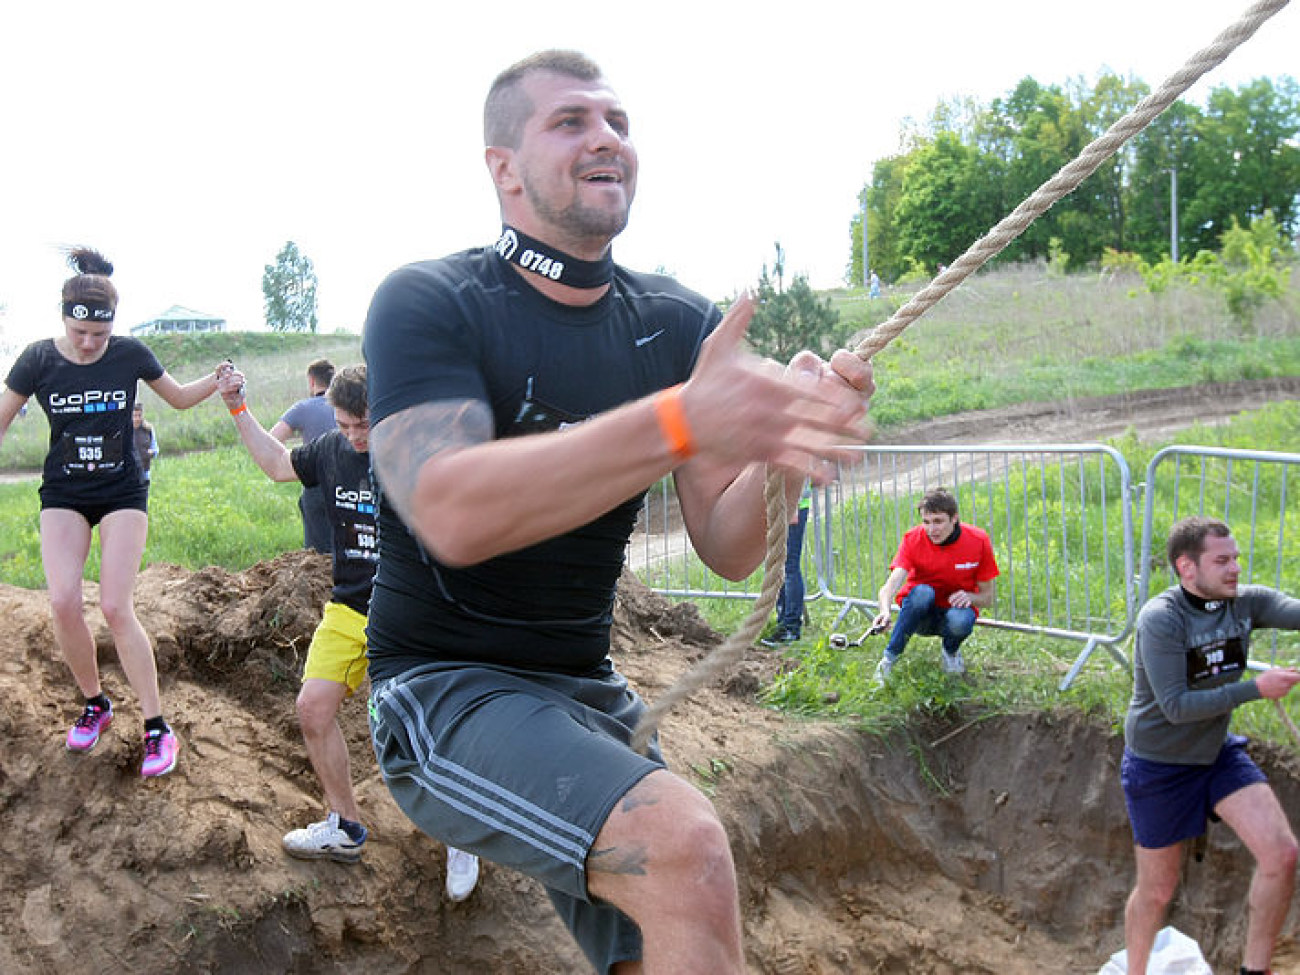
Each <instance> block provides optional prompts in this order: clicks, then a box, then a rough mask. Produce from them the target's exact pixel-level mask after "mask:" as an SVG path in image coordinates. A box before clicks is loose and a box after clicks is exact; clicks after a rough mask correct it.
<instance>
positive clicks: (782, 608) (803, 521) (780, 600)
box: [776, 508, 808, 633]
mask: <svg viewBox="0 0 1300 975" xmlns="http://www.w3.org/2000/svg"><path fill="white" fill-rule="evenodd" d="M807 527H808V509H807V508H800V509H799V520H798V521H796V522H795V523H794V524H793V525H791V526H790V528H789V530H788V531H787V532H786V534H785V585H783V586H782V587H781V592H780V593H778V594H777V597H776V622H777V625H778V626H782V627H784V628H785V629H787V630H793V631H794V632H795V633H801V632H802V631H803V597H804V593H805V589H804V584H803V569H802V567H801V563H802V561H803V533H804V529H806V528H807Z"/></svg>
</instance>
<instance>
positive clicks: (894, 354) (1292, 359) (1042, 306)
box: [830, 267, 1300, 430]
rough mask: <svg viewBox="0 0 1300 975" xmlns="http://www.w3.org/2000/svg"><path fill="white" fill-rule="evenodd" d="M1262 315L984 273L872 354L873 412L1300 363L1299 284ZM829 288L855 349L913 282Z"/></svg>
mask: <svg viewBox="0 0 1300 975" xmlns="http://www.w3.org/2000/svg"><path fill="white" fill-rule="evenodd" d="M1291 277H1292V279H1293V282H1292V284H1291V287H1290V290H1289V291H1287V292H1286V294H1285V295H1284V296H1283V298H1282V299H1281V300H1271V301H1270V302H1269V303H1268V304H1267V305H1266V306H1265V307H1264V308H1263V309H1261V311H1260V313H1259V314H1258V316H1257V317H1256V318H1255V320H1254V321H1252V322H1251V323H1248V324H1243V323H1240V322H1236V321H1234V320H1233V318H1232V316H1231V315H1230V314H1229V312H1228V309H1227V306H1226V303H1225V301H1224V299H1223V296H1222V294H1220V293H1219V292H1217V291H1214V290H1212V289H1208V288H1197V287H1191V286H1185V285H1180V286H1175V287H1171V288H1170V289H1169V290H1167V291H1166V292H1164V293H1162V294H1159V295H1153V294H1150V293H1149V292H1147V291H1145V290H1143V289H1141V287H1140V286H1138V285H1135V282H1134V281H1132V280H1127V279H1124V278H1123V277H1116V276H1101V275H1098V274H1095V273H1081V274H1075V275H1069V276H1066V277H1053V276H1049V275H1047V274H1046V273H1045V272H1043V271H1042V270H1040V269H1038V268H1024V267H1020V268H1004V269H999V270H996V271H990V272H987V273H983V274H978V275H976V276H974V277H973V278H971V279H969V280H967V281H966V282H965V283H964V284H963V285H962V286H961V287H960V288H958V289H957V290H956V291H954V292H952V293H951V294H949V295H948V296H947V297H946V298H944V299H943V300H942V301H941V302H939V304H937V305H935V306H934V307H933V308H931V309H930V311H928V312H927V313H926V314H925V315H924V316H923V317H922V318H921V319H919V320H918V321H916V322H914V323H913V324H912V325H911V326H910V327H909V328H908V329H907V330H906V331H905V332H903V333H902V334H901V335H900V336H899V337H898V338H896V339H895V340H894V341H893V342H891V343H890V344H889V345H888V346H887V347H886V348H885V349H884V350H882V351H881V352H880V353H879V354H878V355H877V356H876V357H875V359H874V366H875V376H876V383H877V392H876V395H875V397H874V398H873V399H872V404H871V412H872V418H873V420H874V421H875V423H876V425H877V426H878V427H879V428H881V429H882V430H887V429H889V428H891V427H895V426H900V425H904V424H909V423H915V422H918V421H921V420H926V419H931V418H933V417H937V416H946V415H948V414H950V413H959V412H965V411H967V410H975V409H991V408H995V407H999V406H1007V405H1011V404H1014V403H1029V402H1059V401H1062V400H1068V399H1071V398H1076V397H1087V396H1105V395H1109V394H1113V393H1120V392H1132V391H1136V390H1145V389H1161V388H1168V387H1175V386H1186V385H1191V384H1193V383H1198V382H1227V381H1232V380H1238V379H1261V378H1267V377H1273V376H1294V375H1297V374H1300V286H1298V285H1297V283H1296V279H1297V275H1294V274H1293V275H1291ZM915 290H918V289H917V288H909V289H906V290H898V291H896V292H893V293H891V294H890V295H888V296H887V297H885V298H881V299H876V300H874V301H873V300H870V299H867V298H866V297H864V295H863V293H862V291H861V290H860V289H856V290H854V289H849V290H840V291H834V292H831V293H830V297H831V301H832V305H833V306H834V307H835V309H836V310H837V311H839V312H840V316H841V319H840V327H839V330H838V334H837V335H836V336H835V339H836V343H837V344H842V345H844V346H846V347H849V348H853V347H856V345H857V344H858V343H859V342H860V341H861V339H862V338H863V336H864V335H865V334H866V333H867V331H869V330H870V329H871V328H872V327H874V326H876V325H878V324H881V323H882V322H884V321H885V320H886V319H888V318H889V316H890V315H892V314H893V312H894V311H895V310H896V309H897V308H898V307H901V306H902V305H903V304H904V303H905V302H906V301H907V299H908V298H910V297H911V294H912V293H913V292H914V291H915Z"/></svg>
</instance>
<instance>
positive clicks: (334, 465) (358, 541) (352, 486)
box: [289, 430, 379, 616]
mask: <svg viewBox="0 0 1300 975" xmlns="http://www.w3.org/2000/svg"><path fill="white" fill-rule="evenodd" d="M289 460H290V461H291V462H292V463H293V469H294V473H296V474H297V475H298V480H300V481H302V483H303V487H316V486H318V485H319V486H320V489H321V494H322V495H324V497H325V503H326V504H327V505H328V506H329V513H330V529H331V531H332V533H333V539H334V549H333V551H332V552H331V554H330V558H331V559H332V560H333V571H334V591H333V596H332V598H333V600H334V602H336V603H342V604H343V605H344V606H347V607H349V608H351V609H355V610H356V611H357V612H358V613H360V614H361V615H362V616H365V615H366V613H367V612H369V609H370V589H371V586H372V585H373V583H374V578H375V564H376V563H377V562H378V561H379V547H378V538H377V535H376V532H375V493H374V490H373V489H372V488H371V486H370V455H369V454H359V453H357V452H356V450H354V449H353V447H352V444H350V443H348V438H347V437H345V436H344V435H343V434H342V433H341V432H339V431H338V430H331V431H329V432H328V433H324V434H321V436H319V437H317V438H316V439H315V440H313V441H312V442H311V443H307V444H303V445H302V446H301V447H295V448H294V449H293V450H291V451H290V452H289Z"/></svg>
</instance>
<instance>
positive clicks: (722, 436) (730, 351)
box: [682, 294, 875, 487]
mask: <svg viewBox="0 0 1300 975" xmlns="http://www.w3.org/2000/svg"><path fill="white" fill-rule="evenodd" d="M754 311H755V303H754V299H753V297H752V296H751V295H748V294H746V295H742V296H741V297H740V298H739V299H737V300H736V302H735V303H734V304H732V306H731V308H730V309H729V310H728V311H727V314H726V315H725V317H724V318H723V319H722V322H721V323H720V324H719V325H718V327H717V328H716V329H715V330H714V332H713V334H712V335H711V336H710V337H709V338H708V339H707V340H706V341H705V342H704V346H703V348H702V350H701V352H700V357H699V360H698V361H697V363H696V366H695V371H694V372H693V373H692V374H691V378H690V381H689V382H687V383H686V385H685V386H684V387H683V388H682V401H683V405H684V406H685V409H686V415H687V418H688V420H689V421H690V427H691V430H692V431H693V433H694V435H695V442H696V447H697V449H698V451H699V452H700V453H701V454H702V455H707V456H709V457H710V458H713V459H716V460H719V461H723V462H731V463H735V464H744V463H748V462H752V461H755V460H757V461H760V462H763V463H766V464H768V465H769V466H773V467H777V468H780V469H781V470H783V471H784V472H785V473H786V474H788V475H789V477H790V479H791V480H793V481H795V482H797V483H796V487H799V486H802V482H803V479H804V478H805V477H808V476H812V477H813V479H814V481H815V483H818V484H822V483H825V482H826V481H828V480H829V479H830V477H831V475H832V474H833V472H834V464H835V463H836V462H838V461H847V460H848V459H849V457H850V454H849V452H847V451H845V450H844V449H843V448H844V446H845V445H846V444H850V443H861V442H862V441H863V440H864V439H865V437H866V434H867V430H868V425H867V422H866V409H867V401H868V400H869V399H870V398H871V394H872V393H873V392H874V391H875V383H874V382H873V381H872V376H871V366H870V364H869V363H867V362H864V361H863V360H862V359H860V358H858V357H857V356H856V355H854V354H853V353H852V352H849V351H847V350H843V349H841V350H839V351H837V352H836V353H835V355H834V356H832V357H831V361H830V362H829V363H827V362H825V361H824V360H823V359H822V358H821V357H820V356H818V355H816V354H815V353H813V352H808V351H804V352H800V353H798V354H797V355H796V356H795V357H794V358H793V359H792V360H791V361H790V364H789V365H788V366H786V367H785V368H784V369H782V368H781V367H780V366H779V365H777V364H776V363H774V362H772V361H771V360H767V359H761V358H759V357H757V356H755V355H753V354H751V353H749V352H747V351H746V350H745V348H744V345H743V340H744V337H745V333H746V331H747V329H748V328H749V323H750V321H751V320H752V319H753V317H754Z"/></svg>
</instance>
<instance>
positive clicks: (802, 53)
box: [0, 0, 1300, 346]
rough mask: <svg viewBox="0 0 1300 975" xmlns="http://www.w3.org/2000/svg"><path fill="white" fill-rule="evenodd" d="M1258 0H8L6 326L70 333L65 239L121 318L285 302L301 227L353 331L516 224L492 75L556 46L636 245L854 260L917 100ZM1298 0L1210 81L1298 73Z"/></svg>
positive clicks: (755, 266) (1167, 64)
mask: <svg viewBox="0 0 1300 975" xmlns="http://www.w3.org/2000/svg"><path fill="white" fill-rule="evenodd" d="M1249 6H1250V3H1248V2H1247V0H1091V2H1090V3H1088V4H1075V5H1068V4H1056V3H1050V2H1044V0H981V2H974V3H972V2H970V0H960V2H959V0H930V2H915V0H913V2H910V3H884V2H881V0H873V2H863V0H858V2H855V3H844V2H841V0H836V2H822V0H800V2H785V3H779V4H778V3H768V2H764V0H751V2H745V3H733V2H730V0H692V2H689V3H688V2H679V0H659V2H655V3H635V2H631V3H629V2H624V3H602V4H591V3H584V4H572V3H568V2H564V0H534V2H528V3H522V2H517V0H498V2H491V3H472V4H471V3H440V2H437V0H419V2H415V0H392V2H389V0H367V2H365V3H360V2H356V0H353V2H350V3H346V4H342V3H335V2H331V0H314V2H310V3H308V2H296V0H295V2H280V0H257V2H245V0H228V2H225V3H220V4H202V5H200V4H197V3H192V2H188V0H166V2H154V0H120V2H117V3H104V2H94V3H88V2H83V0H57V2H55V0H51V2H43V0H32V2H22V0H14V2H6V3H4V4H3V7H0V92H3V94H2V95H0V303H3V304H6V305H7V306H8V310H7V312H6V313H5V314H4V315H3V316H0V329H2V330H3V334H2V335H0V338H2V339H3V341H4V342H6V343H8V344H9V345H10V346H13V345H21V344H25V343H26V342H28V341H31V340H32V339H34V338H39V337H42V336H46V335H53V334H56V333H57V332H58V331H59V329H60V324H59V310H58V294H59V287H60V284H61V282H62V281H63V279H64V278H65V277H67V274H68V272H67V270H66V268H65V266H64V265H63V263H62V257H61V254H60V248H61V247H62V246H63V245H67V244H71V243H87V244H91V245H94V246H96V247H98V248H100V249H101V250H102V251H104V253H106V254H107V255H108V257H109V258H110V259H112V260H113V261H114V262H115V263H116V264H117V274H116V275H115V281H116V282H117V285H118V288H119V290H120V291H121V295H122V300H121V305H120V307H119V316H118V322H119V326H118V327H119V330H121V331H123V332H124V331H125V330H126V328H127V327H129V326H130V325H132V324H134V323H136V322H138V321H141V320H143V319H146V318H149V317H152V316H153V315H155V314H157V313H159V312H161V311H162V310H164V309H165V308H167V307H168V306H170V305H173V304H181V305H186V306H189V307H192V308H197V309H199V310H201V311H204V312H208V313H211V314H217V315H221V316H223V317H225V318H227V319H228V321H229V323H230V327H231V328H262V327H264V326H263V324H262V323H263V315H262V294H261V279H262V270H263V267H264V266H265V265H266V264H268V263H270V262H272V261H273V259H274V257H275V254H276V252H277V251H278V250H279V249H280V247H281V246H282V245H283V244H284V242H285V241H286V240H293V241H296V242H297V244H298V246H299V248H300V249H301V250H302V252H303V253H305V254H306V255H307V256H308V257H310V258H311V259H312V261H313V262H314V263H315V267H316V272H317V275H318V277H319V280H320V290H319V310H320V320H321V328H322V329H323V330H331V329H334V328H350V329H357V328H359V327H360V325H361V323H362V321H363V320H364V317H365V312H366V308H367V305H368V303H369V300H370V296H371V294H372V293H373V292H374V289H375V286H376V285H377V284H378V283H379V281H380V280H382V278H383V277H384V275H385V274H387V273H388V272H389V271H390V270H392V269H393V268H395V267H397V266H399V265H401V264H404V263H406V262H408V261H413V260H420V259H423V258H428V257H438V256H441V255H443V254H446V253H449V252H451V251H455V250H460V249H462V248H464V247H468V246H471V245H477V244H481V243H487V242H490V241H491V240H493V239H495V236H496V234H497V232H498V229H499V222H498V213H497V208H496V201H495V198H494V196H493V194H492V191H491V184H490V182H489V180H488V177H487V173H486V169H485V167H484V165H483V161H482V156H483V151H482V124H481V111H482V101H483V96H484V94H485V92H486V90H487V87H488V85H489V84H490V83H491V80H492V78H493V77H494V76H495V74H496V73H497V72H498V71H499V70H500V69H501V68H503V67H505V66H506V65H508V64H510V63H512V62H513V61H515V60H517V59H518V58H520V57H523V56H525V55H527V54H529V53H532V52H533V51H535V50H538V49H541V48H544V47H572V48H577V49H579V50H582V51H584V52H585V53H587V54H589V55H591V56H592V57H593V58H595V60H596V61H598V62H599V63H600V64H601V65H602V66H603V68H604V70H605V73H606V75H607V76H608V77H609V79H610V80H611V82H612V84H613V87H614V88H615V89H616V90H617V91H618V92H619V94H620V96H621V97H622V99H623V103H624V106H625V107H626V108H627V109H628V111H629V113H630V115H631V120H632V135H633V139H634V141H635V142H636V144H637V148H638V150H639V152H640V157H641V177H640V182H639V187H638V197H637V200H636V203H635V205H634V207H633V211H632V220H631V224H630V226H629V229H628V230H627V231H625V232H624V234H623V235H622V236H621V237H620V238H619V239H618V240H617V241H616V242H615V245H614V255H615V258H616V259H617V260H618V261H620V262H621V263H623V264H626V265H628V266H630V267H634V268H639V269H642V270H653V269H655V268H657V267H663V268H665V269H667V270H668V271H670V272H672V273H674V274H676V275H677V276H678V277H679V278H680V279H681V280H682V281H683V282H684V283H686V284H687V285H689V286H691V287H694V288H696V289H697V290H700V291H702V292H704V293H705V294H707V295H709V296H710V297H713V298H720V297H725V296H727V295H730V294H732V293H734V292H735V291H737V290H738V289H740V288H743V287H745V286H746V285H748V284H751V283H752V282H754V281H755V280H756V279H757V277H758V274H759V271H760V269H761V268H762V266H763V264H764V263H765V262H768V263H770V261H771V258H772V251H773V243H774V242H775V241H778V240H779V241H780V242H781V243H782V245H783V246H784V248H785V251H786V254H787V274H793V273H805V274H807V275H808V277H809V280H810V281H811V283H812V284H813V286H814V287H818V288H823V287H832V286H835V285H837V284H840V283H842V282H843V278H844V271H845V267H846V265H847V263H848V260H849V226H850V221H851V220H852V218H853V216H854V213H855V212H856V207H857V194H858V191H859V190H860V188H861V187H862V185H863V183H864V182H865V181H866V180H867V179H868V178H869V176H870V172H871V167H872V164H873V163H874V161H875V160H877V159H880V158H882V157H884V156H888V155H891V154H892V153H894V152H895V151H897V149H898V137H899V132H900V126H901V124H902V121H903V120H904V119H905V118H908V117H912V118H918V119H923V118H925V117H926V116H927V115H928V114H929V112H930V111H931V109H932V108H933V107H934V106H935V105H936V104H937V103H938V102H939V101H940V100H943V99H950V98H954V97H957V96H963V95H968V96H971V97H973V98H975V99H976V100H978V101H979V102H981V103H983V104H987V103H989V102H991V101H992V100H993V99H994V98H997V97H1000V96H1004V95H1006V94H1007V93H1008V92H1009V91H1010V90H1011V89H1012V88H1013V87H1014V85H1015V84H1016V82H1017V81H1018V80H1020V79H1021V78H1024V77H1026V76H1029V77H1033V78H1035V79H1036V80H1038V81H1039V82H1042V83H1044V84H1064V83H1066V82H1068V81H1069V80H1071V79H1073V78H1078V77H1082V78H1083V79H1084V80H1085V81H1087V82H1088V83H1092V82H1094V81H1095V79H1096V78H1097V76H1098V74H1099V73H1100V72H1102V71H1103V70H1107V69H1109V70H1112V71H1115V72H1118V73H1120V74H1122V75H1126V76H1132V77H1135V78H1137V79H1140V80H1142V81H1145V82H1147V83H1148V84H1149V85H1150V86H1151V87H1152V88H1155V87H1157V86H1158V85H1159V84H1160V83H1161V82H1163V81H1164V80H1165V78H1166V77H1168V76H1169V75H1170V74H1171V73H1172V72H1173V71H1174V70H1176V69H1177V68H1179V67H1181V66H1182V64H1183V63H1184V62H1185V61H1186V60H1187V59H1188V57H1189V56H1190V55H1192V54H1193V53H1194V52H1196V51H1198V50H1200V49H1201V48H1203V47H1204V46H1206V45H1207V44H1208V43H1210V42H1211V41H1212V40H1213V39H1214V38H1215V37H1216V36H1217V35H1218V34H1219V32H1220V31H1221V30H1223V29H1224V28H1225V27H1227V26H1228V25H1230V24H1232V23H1234V22H1235V21H1236V20H1237V19H1238V18H1239V17H1240V16H1241V14H1242V13H1243V12H1244V11H1245V10H1246V9H1247V8H1248V7H1249ZM1297 8H1300V4H1293V5H1291V6H1289V7H1287V8H1286V9H1284V10H1283V11H1282V12H1281V13H1279V14H1278V15H1276V16H1275V17H1274V18H1272V19H1271V20H1270V21H1268V22H1267V23H1266V24H1265V25H1264V26H1263V27H1262V28H1261V30H1260V32H1259V33H1258V34H1257V35H1256V36H1255V37H1254V38H1253V39H1251V40H1250V41H1248V42H1247V43H1246V44H1245V45H1244V46H1243V47H1242V48H1240V49H1239V50H1238V51H1237V52H1236V53H1235V54H1234V55H1233V56H1232V57H1230V58H1229V59H1228V61H1227V62H1225V63H1224V64H1223V65H1222V66H1220V67H1219V68H1218V69H1217V70H1216V71H1214V72H1212V73H1211V74H1210V75H1209V76H1208V77H1207V78H1206V79H1205V80H1203V81H1202V82H1201V83H1199V84H1198V85H1197V86H1196V87H1195V88H1193V89H1192V91H1191V92H1190V93H1189V94H1188V96H1187V97H1188V99H1189V100H1191V101H1193V102H1196V103H1198V104H1203V103H1204V99H1205V95H1206V93H1207V92H1208V90H1209V88H1210V87H1212V86H1214V85H1230V86H1232V87H1234V88H1235V87H1237V86H1238V85H1240V84H1242V83H1243V82H1246V81H1249V80H1252V79H1254V78H1259V77H1269V78H1274V79H1276V78H1279V77H1281V76H1283V75H1288V74H1289V75H1291V76H1293V77H1294V76H1296V75H1297V74H1300V55H1297V53H1296V52H1297V51H1300V9H1297Z"/></svg>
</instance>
